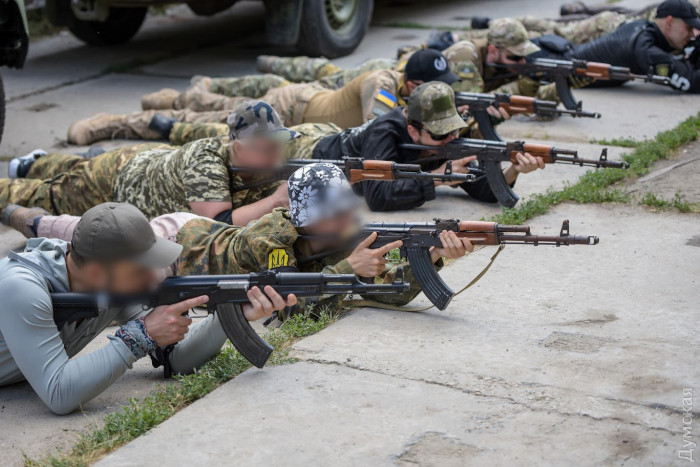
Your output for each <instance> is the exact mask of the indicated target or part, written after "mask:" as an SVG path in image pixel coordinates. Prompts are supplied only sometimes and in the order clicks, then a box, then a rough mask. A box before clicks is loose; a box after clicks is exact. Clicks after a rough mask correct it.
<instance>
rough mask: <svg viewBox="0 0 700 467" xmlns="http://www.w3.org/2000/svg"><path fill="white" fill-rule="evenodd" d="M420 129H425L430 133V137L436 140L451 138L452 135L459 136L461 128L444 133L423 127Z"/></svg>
mask: <svg viewBox="0 0 700 467" xmlns="http://www.w3.org/2000/svg"><path fill="white" fill-rule="evenodd" d="M420 131H424V132H425V133H428V134H429V135H430V137H431V138H432V139H433V140H435V141H444V140H446V139H447V138H449V137H450V136H454V137H455V138H456V137H458V136H459V130H452V131H450V132H449V133H446V134H444V135H436V134H434V133H432V132H430V131H428V130H426V129H425V128H421V129H420Z"/></svg>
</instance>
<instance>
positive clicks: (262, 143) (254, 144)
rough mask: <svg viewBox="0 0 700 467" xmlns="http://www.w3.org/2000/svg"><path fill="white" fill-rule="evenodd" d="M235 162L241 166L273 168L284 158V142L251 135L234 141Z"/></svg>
mask: <svg viewBox="0 0 700 467" xmlns="http://www.w3.org/2000/svg"><path fill="white" fill-rule="evenodd" d="M234 148H235V151H236V161H235V162H236V163H237V164H238V165H240V166H241V167H253V168H273V167H276V166H278V165H279V164H281V163H282V161H283V160H284V151H285V147H284V144H282V143H279V142H277V141H272V140H269V139H266V138H260V137H253V138H245V139H241V140H236V141H234Z"/></svg>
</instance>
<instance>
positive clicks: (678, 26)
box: [663, 18, 695, 50]
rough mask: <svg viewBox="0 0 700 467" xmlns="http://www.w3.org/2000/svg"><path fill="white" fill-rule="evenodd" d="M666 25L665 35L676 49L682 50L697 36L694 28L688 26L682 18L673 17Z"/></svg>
mask: <svg viewBox="0 0 700 467" xmlns="http://www.w3.org/2000/svg"><path fill="white" fill-rule="evenodd" d="M664 26H665V27H664V28H663V33H664V36H665V37H666V40H667V41H668V43H669V44H671V47H673V48H674V49H678V50H680V49H682V48H684V47H685V46H686V45H688V42H690V40H691V39H692V38H693V37H695V31H694V30H693V28H692V27H690V26H688V25H687V24H686V22H685V21H683V20H682V19H678V18H673V19H672V20H671V21H668V22H665V23H664Z"/></svg>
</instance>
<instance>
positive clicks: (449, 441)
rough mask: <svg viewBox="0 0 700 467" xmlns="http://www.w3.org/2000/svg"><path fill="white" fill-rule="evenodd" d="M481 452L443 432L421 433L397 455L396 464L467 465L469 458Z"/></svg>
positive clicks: (456, 466) (423, 465) (425, 465)
mask: <svg viewBox="0 0 700 467" xmlns="http://www.w3.org/2000/svg"><path fill="white" fill-rule="evenodd" d="M479 454H481V449H479V448H478V447H476V446H472V445H470V444H463V443H460V442H459V441H458V440H456V439H454V438H451V437H449V436H447V435H446V434H445V433H437V432H427V433H423V434H422V435H421V436H420V437H419V438H418V439H417V440H416V441H414V442H412V443H411V444H409V445H408V446H407V448H406V450H405V451H404V452H403V453H402V454H401V455H400V456H398V457H397V459H396V465H399V466H411V465H420V466H421V467H428V466H436V467H437V466H440V467H443V466H448V467H449V466H455V467H461V466H464V465H469V460H471V459H473V458H475V457H477V456H478V455H479Z"/></svg>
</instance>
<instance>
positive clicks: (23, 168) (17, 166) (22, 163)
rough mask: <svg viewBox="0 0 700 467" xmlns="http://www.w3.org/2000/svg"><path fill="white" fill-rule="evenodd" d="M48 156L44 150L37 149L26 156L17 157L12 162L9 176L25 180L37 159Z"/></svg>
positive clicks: (8, 172)
mask: <svg viewBox="0 0 700 467" xmlns="http://www.w3.org/2000/svg"><path fill="white" fill-rule="evenodd" d="M46 154H47V152H46V151H44V150H43V149H35V150H33V151H32V152H30V153H29V154H27V155H26V156H22V157H15V158H14V159H12V160H11V161H10V167H8V169H7V176H8V177H10V178H25V177H26V176H27V173H29V169H30V168H31V167H32V164H33V163H34V161H36V159H37V157H41V156H45V155H46Z"/></svg>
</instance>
